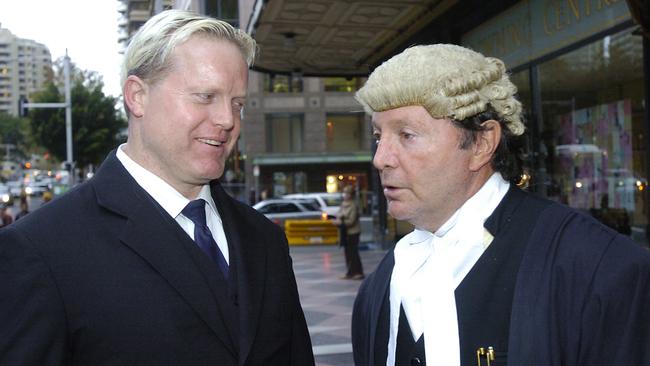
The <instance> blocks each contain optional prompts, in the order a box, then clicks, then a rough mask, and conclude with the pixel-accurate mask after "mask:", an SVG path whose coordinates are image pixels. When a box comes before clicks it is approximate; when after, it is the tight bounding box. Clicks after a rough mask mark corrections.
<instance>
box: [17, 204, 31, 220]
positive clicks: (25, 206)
mask: <svg viewBox="0 0 650 366" xmlns="http://www.w3.org/2000/svg"><path fill="white" fill-rule="evenodd" d="M28 213H29V204H28V203H27V199H21V200H20V211H18V213H17V214H16V221H18V219H21V218H23V217H25V216H27V214H28Z"/></svg>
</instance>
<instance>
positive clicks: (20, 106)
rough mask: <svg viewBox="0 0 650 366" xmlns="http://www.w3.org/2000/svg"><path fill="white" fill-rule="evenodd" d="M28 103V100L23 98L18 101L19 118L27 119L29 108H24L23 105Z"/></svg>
mask: <svg viewBox="0 0 650 366" xmlns="http://www.w3.org/2000/svg"><path fill="white" fill-rule="evenodd" d="M27 103H29V100H27V98H25V97H24V96H21V97H20V98H19V99H18V115H19V116H21V117H27V114H29V108H27V107H26V106H25V104H27Z"/></svg>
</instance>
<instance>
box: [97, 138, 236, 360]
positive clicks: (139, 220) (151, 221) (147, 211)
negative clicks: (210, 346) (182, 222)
mask: <svg viewBox="0 0 650 366" xmlns="http://www.w3.org/2000/svg"><path fill="white" fill-rule="evenodd" d="M93 185H94V187H95V192H96V195H97V201H98V204H99V205H101V206H103V207H105V208H106V209H108V210H110V211H113V212H115V213H117V214H120V215H122V216H124V217H126V221H125V225H124V229H123V231H122V234H121V236H120V240H121V241H122V242H123V243H124V244H125V245H127V246H129V247H130V248H131V249H132V250H133V251H135V252H136V253H138V255H140V256H141V257H142V258H143V259H145V260H146V261H147V262H148V263H149V264H150V265H151V267H153V268H154V269H155V270H156V271H157V272H158V273H159V274H160V275H161V276H162V277H164V278H165V279H166V280H167V281H168V282H169V284H170V285H171V286H172V287H174V288H175V289H176V291H178V293H179V294H180V295H181V296H182V297H183V298H184V299H185V300H186V301H187V303H188V304H189V305H190V307H192V309H194V311H195V312H196V313H197V314H198V315H199V316H200V317H201V319H203V320H204V321H205V322H206V324H207V325H208V326H209V327H210V328H211V329H212V331H213V332H214V333H215V334H216V335H217V337H218V338H219V339H220V340H221V341H222V342H223V343H224V345H226V348H228V349H229V350H230V352H232V353H233V355H236V352H235V350H234V348H233V346H232V343H231V340H230V337H229V335H228V332H227V330H226V328H225V327H224V326H223V325H224V323H225V322H224V320H223V318H222V316H221V314H220V313H219V311H217V309H218V307H217V304H216V302H215V298H214V296H213V294H212V292H211V291H210V288H209V286H208V281H207V280H206V277H205V276H204V274H203V273H202V272H201V271H200V270H198V269H197V267H198V264H197V263H196V261H195V260H193V258H192V256H191V255H190V253H188V250H187V248H186V246H185V245H184V244H183V242H184V241H190V239H189V237H187V236H186V235H185V237H183V236H182V235H179V230H176V228H175V227H174V225H176V223H175V221H174V220H173V219H172V218H171V217H165V216H164V215H165V214H166V213H164V212H161V210H162V208H159V206H157V203H156V202H155V201H154V200H153V198H151V197H150V196H149V195H148V194H147V193H146V192H145V191H144V190H143V189H142V188H141V187H140V186H139V185H138V184H137V183H136V182H135V180H133V178H132V177H131V176H130V175H129V174H128V172H127V171H126V169H124V167H123V166H122V164H121V163H120V162H119V160H118V159H117V158H116V156H115V152H114V151H113V152H111V154H110V155H109V156H108V158H107V159H106V161H105V162H104V163H103V164H102V167H101V168H100V169H99V170H98V171H97V174H96V175H95V177H94V178H93Z"/></svg>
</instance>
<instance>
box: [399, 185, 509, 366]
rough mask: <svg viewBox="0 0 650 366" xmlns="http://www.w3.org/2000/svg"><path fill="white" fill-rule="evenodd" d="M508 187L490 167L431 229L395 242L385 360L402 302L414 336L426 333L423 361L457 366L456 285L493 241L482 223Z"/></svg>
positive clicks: (416, 231)
mask: <svg viewBox="0 0 650 366" xmlns="http://www.w3.org/2000/svg"><path fill="white" fill-rule="evenodd" d="M509 188H510V184H509V183H508V182H506V181H505V180H504V179H503V178H502V177H501V175H500V174H499V173H494V174H493V175H492V176H491V177H490V179H488V181H487V182H486V183H485V184H484V185H483V187H481V189H480V190H479V191H478V192H477V193H476V194H474V196H472V197H471V198H470V199H469V200H467V201H466V202H465V203H464V204H463V206H461V207H460V208H459V209H458V210H457V211H456V212H455V213H454V214H453V215H452V216H451V217H450V218H449V220H447V222H445V223H444V224H443V225H442V226H441V227H440V229H438V230H437V231H436V232H435V233H431V232H428V231H426V230H419V229H415V230H414V231H413V232H411V233H409V234H408V235H406V236H404V238H402V239H401V240H400V241H398V242H397V244H396V245H395V251H394V255H395V266H394V268H393V274H392V276H391V283H390V333H389V340H388V358H387V360H386V365H388V366H393V365H395V350H396V346H397V331H398V329H399V324H398V323H399V313H400V305H402V306H403V307H404V313H405V315H406V318H407V319H408V321H409V325H410V326H411V332H412V335H413V339H414V340H417V339H418V338H420V336H421V335H422V334H424V335H425V337H424V347H425V354H426V359H427V363H430V364H432V365H433V364H435V365H445V366H460V341H459V334H458V314H457V311H456V298H455V294H454V291H455V290H456V287H458V285H459V284H460V283H461V281H462V280H463V279H464V278H465V276H466V275H467V273H468V272H469V271H470V270H471V269H472V267H473V266H474V264H476V261H478V259H479V257H480V256H481V255H482V254H483V252H484V251H485V249H486V248H487V247H488V245H489V244H490V242H491V241H492V239H493V237H492V235H490V233H489V232H488V231H487V230H486V229H485V228H484V226H483V225H484V223H485V220H487V218H488V217H489V216H490V215H491V214H492V212H493V211H494V209H495V208H496V207H497V206H498V204H499V202H501V200H502V199H503V197H504V196H505V194H506V193H507V191H508V189H509Z"/></svg>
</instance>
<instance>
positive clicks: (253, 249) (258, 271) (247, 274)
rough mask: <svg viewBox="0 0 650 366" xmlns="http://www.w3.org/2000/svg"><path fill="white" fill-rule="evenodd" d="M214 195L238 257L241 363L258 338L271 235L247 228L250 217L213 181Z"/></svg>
mask: <svg viewBox="0 0 650 366" xmlns="http://www.w3.org/2000/svg"><path fill="white" fill-rule="evenodd" d="M212 197H213V199H214V200H215V202H216V204H217V208H218V209H219V215H220V216H221V220H222V222H223V227H224V231H225V233H226V237H227V238H228V249H229V251H230V253H232V254H233V256H231V260H232V259H233V257H234V259H235V260H236V263H237V265H236V270H237V282H238V283H237V292H238V297H239V299H238V301H239V327H240V332H239V363H240V365H241V364H244V362H245V361H246V358H247V357H248V354H249V352H250V350H251V346H252V345H253V341H254V340H255V334H256V329H257V326H258V323H259V316H260V311H261V305H262V295H263V291H264V286H265V281H266V279H265V276H264V274H265V273H266V270H267V269H266V266H267V263H266V246H265V245H264V242H265V240H268V239H267V238H263V237H260V236H257V235H256V230H251V228H250V227H247V226H246V225H247V224H246V223H247V222H248V220H247V219H246V217H243V216H242V215H241V214H240V210H238V208H237V207H236V206H235V205H234V204H233V202H232V200H233V199H232V198H231V197H230V196H228V194H227V193H226V192H225V191H224V190H223V188H222V187H221V186H220V185H219V183H218V182H214V183H213V184H212Z"/></svg>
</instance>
